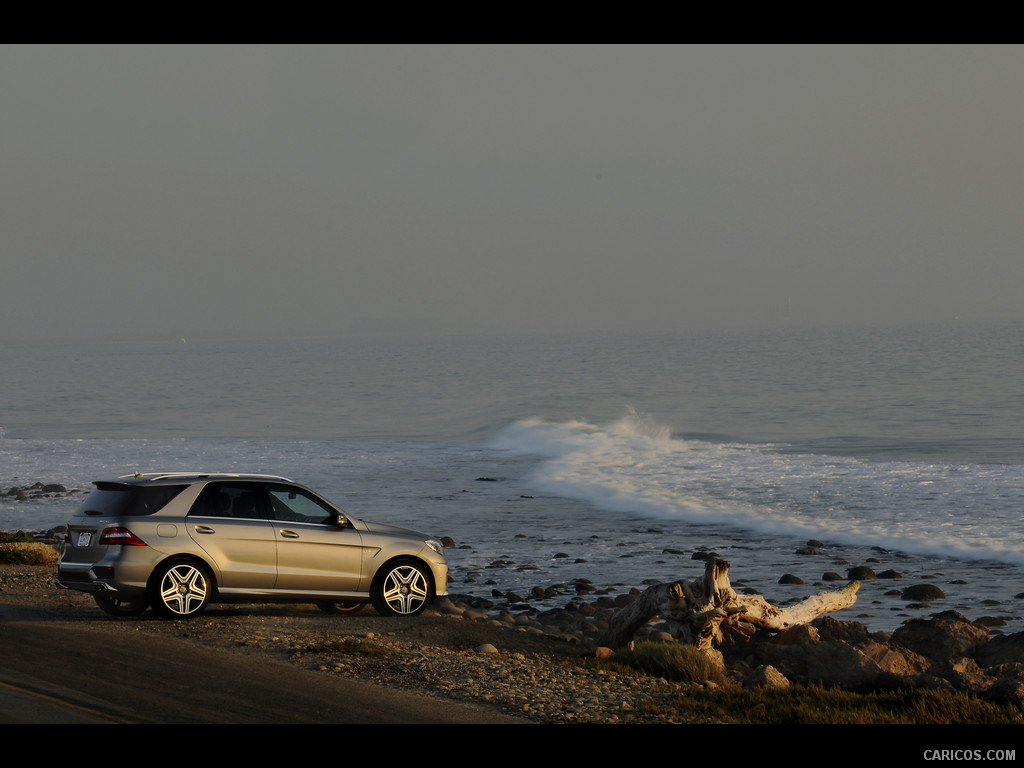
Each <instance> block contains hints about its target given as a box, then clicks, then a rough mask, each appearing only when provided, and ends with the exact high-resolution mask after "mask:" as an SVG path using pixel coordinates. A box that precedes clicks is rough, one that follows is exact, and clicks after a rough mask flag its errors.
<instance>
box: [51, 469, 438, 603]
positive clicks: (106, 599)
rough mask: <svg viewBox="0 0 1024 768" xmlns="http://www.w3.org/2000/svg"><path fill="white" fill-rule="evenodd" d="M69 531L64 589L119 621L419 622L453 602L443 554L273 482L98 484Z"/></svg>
mask: <svg viewBox="0 0 1024 768" xmlns="http://www.w3.org/2000/svg"><path fill="white" fill-rule="evenodd" d="M94 485H95V486H96V490H94V491H93V492H92V493H90V494H89V496H88V497H87V498H86V500H85V501H84V502H83V504H82V505H81V507H79V508H78V510H77V511H76V512H75V514H74V516H73V517H72V518H71V520H70V522H69V523H68V529H67V534H66V535H65V539H64V553H63V555H62V556H61V558H60V563H59V569H58V573H57V583H58V585H59V586H61V587H66V588H69V589H77V590H81V591H83V592H89V593H91V594H92V595H93V597H94V598H95V600H96V603H97V605H99V607H100V608H102V609H103V610H104V611H106V612H107V613H110V614H112V615H114V616H134V615H138V614H141V613H142V612H144V611H145V610H146V609H147V608H148V607H150V606H151V607H152V608H153V609H154V610H155V611H156V612H157V613H158V614H160V615H162V616H167V617H172V618H188V617H191V616H195V615H197V614H199V613H200V612H201V611H203V610H204V609H205V608H206V606H207V605H208V604H209V603H211V602H231V601H234V602H248V603H253V602H306V603H315V604H316V605H318V606H320V608H321V609H322V610H324V611H326V612H328V613H337V612H349V611H356V610H359V609H360V608H362V607H363V605H364V604H365V603H367V602H372V603H373V606H374V608H375V609H376V610H377V612H378V613H380V614H382V615H386V616H415V615H416V614H418V613H420V612H421V611H422V610H423V609H424V608H426V607H427V605H428V604H429V603H430V601H431V600H432V599H433V598H434V597H435V596H437V595H446V594H447V593H448V561H447V559H446V558H445V553H444V547H443V546H442V545H441V543H440V542H439V541H438V540H436V539H433V538H431V537H429V536H424V535H423V534H420V533H416V532H415V531H409V530H406V529H404V528H394V527H392V526H386V525H378V524H375V523H368V522H365V521H362V520H357V519H355V518H353V517H350V516H348V515H346V514H345V513H344V512H342V511H341V510H340V509H338V508H337V507H335V506H333V505H331V504H330V503H328V502H327V501H325V500H324V499H323V498H321V497H320V496H318V495H317V494H315V493H313V492H312V491H310V490H309V489H307V488H304V487H303V486H301V485H298V484H296V483H293V482H291V481H290V480H287V479H285V478H283V477H274V476H269V475H227V474H226V475H214V474H210V475H206V474H196V473H163V474H146V475H140V474H135V475H130V476H127V477H121V478H118V479H116V480H103V481H96V482H94Z"/></svg>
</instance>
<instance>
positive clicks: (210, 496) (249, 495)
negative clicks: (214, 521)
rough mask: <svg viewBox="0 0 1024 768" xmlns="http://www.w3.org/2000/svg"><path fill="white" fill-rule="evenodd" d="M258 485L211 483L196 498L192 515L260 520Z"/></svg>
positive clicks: (190, 511) (190, 512) (190, 513)
mask: <svg viewBox="0 0 1024 768" xmlns="http://www.w3.org/2000/svg"><path fill="white" fill-rule="evenodd" d="M258 488H259V486H257V485H246V484H238V485H235V484H231V483H211V484H210V485H208V486H206V488H204V489H203V492H202V493H200V494H199V498H198V499H196V502H195V504H193V505H192V509H191V510H189V515H190V516H199V517H230V518H235V519H242V520H259V519H261V518H262V517H263V516H262V515H261V514H260V505H259V494H258Z"/></svg>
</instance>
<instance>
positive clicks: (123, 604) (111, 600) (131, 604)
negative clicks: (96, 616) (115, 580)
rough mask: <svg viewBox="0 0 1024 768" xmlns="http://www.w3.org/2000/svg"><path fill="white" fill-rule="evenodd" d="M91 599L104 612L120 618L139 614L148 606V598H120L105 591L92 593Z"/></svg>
mask: <svg viewBox="0 0 1024 768" xmlns="http://www.w3.org/2000/svg"><path fill="white" fill-rule="evenodd" d="M92 599H93V600H95V601H96V605H98V606H99V607H100V608H102V609H103V611H104V612H105V613H109V614H110V615H111V616H118V617H120V618H124V617H126V616H141V615H142V614H143V613H145V612H146V609H147V608H149V600H147V599H146V598H144V597H143V598H139V599H137V600H122V599H121V598H119V597H114V596H113V595H108V594H106V593H105V592H99V593H97V594H95V595H93V596H92Z"/></svg>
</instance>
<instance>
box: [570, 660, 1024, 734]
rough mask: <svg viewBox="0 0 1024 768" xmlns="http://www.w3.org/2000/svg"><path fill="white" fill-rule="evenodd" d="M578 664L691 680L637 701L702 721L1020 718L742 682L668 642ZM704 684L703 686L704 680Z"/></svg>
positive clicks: (958, 705) (961, 705) (652, 710)
mask: <svg viewBox="0 0 1024 768" xmlns="http://www.w3.org/2000/svg"><path fill="white" fill-rule="evenodd" d="M582 663H584V664H585V666H588V667H592V668H597V669H606V670H612V671H619V672H633V673H636V672H639V673H641V674H644V675H649V676H651V677H660V678H664V679H665V680H666V681H669V682H673V683H690V684H692V687H687V688H684V689H682V690H680V691H679V693H678V694H676V695H675V696H673V697H669V698H668V699H664V698H659V699H657V700H654V699H652V700H648V701H644V702H641V703H639V704H638V705H637V708H638V709H643V710H645V711H647V712H648V713H649V714H652V715H653V714H658V713H669V712H685V713H686V714H687V716H689V717H695V718H698V719H699V720H700V721H702V722H719V723H738V724H797V723H799V724H828V725H856V724H875V725H884V724H900V723H902V724H943V725H953V724H981V723H984V724H1008V725H1010V724H1012V725H1022V724H1024V712H1021V710H1019V709H1017V708H1015V707H1010V706H1000V705H999V704H996V703H994V702H988V701H982V700H980V699H978V698H977V697H974V696H970V695H968V694H965V693H960V692H955V691H940V690H922V689H910V690H898V691H876V692H870V693H855V692H852V691H844V690H841V689H838V688H826V687H823V686H817V685H790V686H788V687H787V688H784V689H774V688H754V689H749V688H741V687H739V686H732V685H729V684H727V683H725V682H724V676H723V675H722V673H721V671H720V669H718V668H717V667H716V666H715V665H714V664H713V663H712V662H710V661H709V660H708V658H707V656H706V655H705V654H703V653H701V652H700V651H699V650H698V649H697V648H695V647H692V646H685V645H679V644H673V643H659V642H646V643H637V644H636V645H635V646H634V647H633V648H631V649H623V650H621V651H619V652H617V653H616V654H615V656H614V657H612V658H610V659H587V660H585V661H584V662H582ZM709 683H710V685H709Z"/></svg>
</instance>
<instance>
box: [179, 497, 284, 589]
mask: <svg viewBox="0 0 1024 768" xmlns="http://www.w3.org/2000/svg"><path fill="white" fill-rule="evenodd" d="M265 510H266V499H265V495H264V492H263V488H262V484H260V483H246V482H241V481H229V482H218V483H210V484H208V485H207V486H206V487H205V488H204V489H203V491H202V492H201V493H200V494H199V498H198V499H196V503H195V504H193V505H192V509H191V510H190V511H189V513H188V525H187V529H188V533H189V535H190V536H191V537H192V538H193V539H194V540H195V542H196V543H197V544H198V545H199V546H200V547H202V548H203V550H204V551H205V552H207V553H208V554H209V555H210V557H211V559H212V560H213V561H214V563H215V564H216V567H217V568H218V570H219V571H220V573H219V575H218V584H219V586H220V587H221V588H223V589H226V590H230V589H247V590H272V589H273V588H274V582H275V581H276V580H277V543H276V541H275V537H274V529H273V528H272V527H271V525H270V522H269V521H268V520H267V519H266V511H265Z"/></svg>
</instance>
